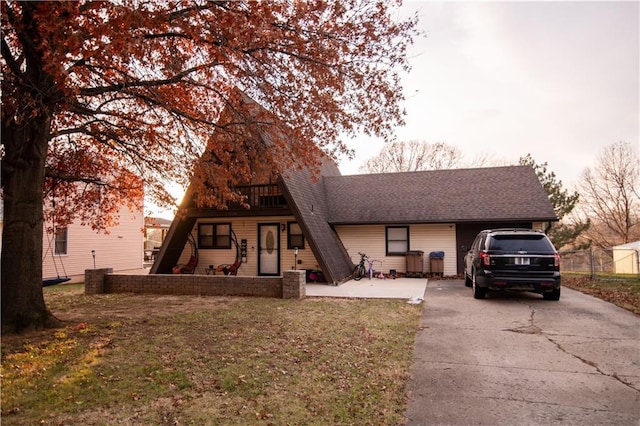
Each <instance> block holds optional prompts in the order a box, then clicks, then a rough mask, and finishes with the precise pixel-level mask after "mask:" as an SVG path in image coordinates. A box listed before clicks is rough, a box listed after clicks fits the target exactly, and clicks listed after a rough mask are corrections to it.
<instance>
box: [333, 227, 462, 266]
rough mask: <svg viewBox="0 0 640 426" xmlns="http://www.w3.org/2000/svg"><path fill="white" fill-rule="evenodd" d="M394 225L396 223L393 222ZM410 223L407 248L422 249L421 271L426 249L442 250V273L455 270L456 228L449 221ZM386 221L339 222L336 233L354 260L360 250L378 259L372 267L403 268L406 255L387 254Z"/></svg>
mask: <svg viewBox="0 0 640 426" xmlns="http://www.w3.org/2000/svg"><path fill="white" fill-rule="evenodd" d="M394 226H396V225H394ZM406 226H409V244H410V247H409V250H421V251H423V252H424V265H423V271H424V272H429V270H430V267H429V266H430V265H429V253H430V252H432V251H444V253H445V257H444V275H445V276H447V275H455V274H456V261H457V259H456V230H455V225H452V224H417V225H406ZM385 228H386V227H385V225H341V226H336V231H337V232H338V236H339V237H340V239H341V240H342V242H343V244H344V246H345V248H346V249H347V251H348V253H349V255H350V256H351V260H352V261H353V263H358V262H359V261H360V256H359V255H358V252H363V253H365V254H367V256H369V258H370V259H375V260H381V261H382V265H381V264H380V263H379V262H376V263H375V264H374V269H376V270H380V268H382V271H383V272H384V273H389V270H390V269H395V270H396V271H398V272H406V269H407V261H406V257H405V256H386V254H385V252H386V250H385V238H386V236H385Z"/></svg>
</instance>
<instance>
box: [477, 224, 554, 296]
mask: <svg viewBox="0 0 640 426" xmlns="http://www.w3.org/2000/svg"><path fill="white" fill-rule="evenodd" d="M464 283H465V285H466V286H467V287H473V297H474V298H476V299H484V297H485V296H486V294H487V290H516V291H531V292H534V293H541V294H542V296H543V297H544V298H545V299H546V300H560V256H559V255H558V252H557V251H556V249H555V247H553V243H551V241H550V240H549V238H548V237H547V236H546V235H545V234H544V233H542V232H540V231H534V230H533V229H488V230H484V231H481V232H480V233H479V234H478V236H477V237H476V239H475V240H474V241H473V245H472V246H471V250H469V252H468V253H467V255H466V256H465V258H464Z"/></svg>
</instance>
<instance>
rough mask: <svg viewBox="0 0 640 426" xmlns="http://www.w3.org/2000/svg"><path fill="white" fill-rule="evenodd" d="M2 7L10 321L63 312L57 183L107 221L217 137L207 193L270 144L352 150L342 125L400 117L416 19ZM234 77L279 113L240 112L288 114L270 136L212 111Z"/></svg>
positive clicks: (263, 10) (200, 8)
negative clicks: (49, 224) (54, 297)
mask: <svg viewBox="0 0 640 426" xmlns="http://www.w3.org/2000/svg"><path fill="white" fill-rule="evenodd" d="M0 7H1V13H2V29H3V31H2V39H1V43H2V44H1V53H2V59H1V67H2V117H1V119H2V123H1V125H2V128H1V131H2V145H3V150H2V192H3V202H4V229H3V235H2V246H3V250H2V261H1V267H2V277H1V278H2V284H1V288H2V293H1V298H2V306H1V312H2V314H1V316H2V330H3V332H4V331H11V330H20V329H23V328H26V327H42V326H46V325H48V324H49V323H50V321H52V320H54V319H53V318H52V317H51V315H50V314H49V312H48V311H47V309H46V306H45V303H44V298H43V294H42V238H43V199H44V197H45V196H48V195H50V194H55V197H56V199H57V200H63V202H59V203H57V204H56V208H55V219H56V222H57V224H58V225H64V224H67V223H70V222H71V221H80V222H82V223H86V224H87V225H90V226H92V227H93V228H95V229H97V230H104V229H107V228H108V227H109V226H110V225H111V224H113V223H115V222H116V221H117V217H116V209H115V207H116V206H120V205H122V204H128V203H132V202H135V200H139V199H140V196H141V194H142V191H143V189H144V192H145V195H146V196H147V197H149V198H151V199H153V200H154V201H155V202H156V203H157V204H159V205H160V206H171V205H172V204H173V202H174V200H173V199H172V198H171V196H170V194H169V193H168V192H167V190H166V188H167V186H168V185H167V181H173V182H176V183H178V184H180V185H182V186H186V184H187V183H188V182H189V181H190V180H191V178H192V174H193V169H192V165H193V164H194V161H195V160H196V159H197V158H198V157H199V156H200V154H202V152H203V150H204V149H205V147H206V146H207V142H208V143H209V149H211V151H212V152H211V155H210V157H211V158H212V159H214V160H213V162H212V165H214V166H215V167H216V172H217V175H216V178H215V182H216V183H217V185H211V186H205V185H204V184H203V185H201V186H200V187H199V188H197V190H198V192H199V194H202V196H201V197H199V198H198V199H199V200H203V202H205V203H207V202H209V203H211V202H215V203H223V202H225V201H226V200H229V199H234V198H238V197H239V195H238V194H236V193H234V191H233V190H232V189H231V188H233V186H234V185H235V184H237V183H239V182H247V181H250V179H251V176H252V171H251V165H252V164H254V163H255V161H256V158H258V156H260V161H261V162H262V164H263V165H269V166H270V167H271V169H272V170H273V171H274V173H279V172H282V171H283V170H286V169H287V168H289V167H290V166H292V164H293V161H294V160H295V161H296V166H298V167H315V166H317V162H318V156H319V155H320V154H321V153H325V154H327V155H329V156H331V157H334V158H335V157H337V156H338V155H340V154H342V153H347V154H349V153H350V152H349V150H348V149H347V148H346V146H345V144H344V143H343V142H342V141H341V139H340V137H341V136H347V137H349V136H353V135H354V134H356V133H358V132H360V131H364V132H365V134H369V135H372V136H377V137H382V138H384V139H390V138H391V135H392V133H393V129H394V128H395V127H396V126H398V125H400V124H402V123H403V111H402V110H401V109H400V107H399V102H400V101H401V100H402V99H403V95H402V88H401V87H400V84H399V72H403V71H407V70H408V69H409V65H408V62H407V58H406V51H407V47H408V46H409V45H410V44H411V43H412V42H413V37H414V36H415V35H417V30H416V22H417V18H416V17H415V16H414V17H413V18H410V19H408V20H406V21H401V22H396V21H394V20H393V19H392V16H393V15H394V10H393V6H390V5H389V4H388V2H386V1H383V0H380V1H369V0H339V1H338V0H336V1H327V2H303V1H301V2H271V1H263V2H254V1H232V2H226V1H210V2H207V1H198V0H196V1H192V2H180V1H161V2H158V1H147V0H135V1H134V0H123V1H118V2H94V1H65V2H20V1H3V2H1V5H0ZM238 89H239V91H240V93H242V94H243V95H246V96H248V97H250V98H252V99H254V100H255V101H257V102H258V103H259V104H260V105H262V106H263V107H264V108H266V109H267V110H268V111H269V112H270V113H271V114H273V116H274V117H276V118H277V121H278V122H277V123H276V122H275V121H274V120H265V122H263V121H261V120H260V118H259V117H258V119H256V118H255V117H253V118H252V119H250V118H249V117H246V116H244V118H243V114H242V111H238V113H237V114H236V117H239V120H246V121H247V122H251V124H252V125H253V127H256V126H258V127H259V126H267V127H269V126H271V127H274V126H277V127H278V129H277V131H271V132H269V134H274V135H277V137H274V138H273V139H272V140H270V141H269V143H270V146H269V149H264V147H263V146H260V142H258V141H256V140H252V139H251V133H252V132H235V131H233V129H237V126H234V127H233V129H231V130H230V129H229V128H227V127H224V126H218V125H217V124H216V123H217V120H218V116H219V114H220V112H221V111H222V110H223V109H224V108H225V107H228V108H231V109H234V108H235V107H236V106H237V105H239V102H238V99H236V98H235V97H237V96H243V95H238ZM234 96H235V97H234ZM234 124H238V123H234ZM212 135H213V137H212ZM222 135H224V137H222ZM210 139H211V140H210ZM254 148H255V149H254ZM197 181H199V182H209V181H210V180H208V179H199V180H197ZM143 185H144V186H143ZM44 213H45V214H51V213H52V212H50V211H48V210H47V211H45V212H44Z"/></svg>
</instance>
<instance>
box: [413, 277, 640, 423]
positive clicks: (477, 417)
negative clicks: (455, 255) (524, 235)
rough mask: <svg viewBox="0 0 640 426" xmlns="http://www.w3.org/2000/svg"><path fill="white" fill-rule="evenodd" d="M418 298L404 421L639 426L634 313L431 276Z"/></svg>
mask: <svg viewBox="0 0 640 426" xmlns="http://www.w3.org/2000/svg"><path fill="white" fill-rule="evenodd" d="M424 303H425V307H424V311H423V316H422V326H421V329H420V331H419V332H418V335H417V340H416V347H415V360H414V365H413V367H412V372H411V379H410V381H409V384H408V390H409V395H410V399H409V405H408V409H407V412H406V417H407V420H408V423H407V424H409V425H471V424H478V425H552V424H579V425H605V424H610V425H635V426H638V425H640V317H638V316H636V315H634V314H632V313H630V312H627V311H625V310H623V309H620V308H617V307H616V306H614V305H612V304H610V303H606V302H603V301H601V300H599V299H596V298H593V297H590V296H587V295H584V294H582V293H579V292H576V291H572V290H570V289H567V288H563V289H562V297H561V299H560V301H558V302H552V301H545V300H542V297H541V296H539V295H534V294H528V293H511V294H501V295H493V294H490V295H489V296H488V298H487V299H486V300H475V299H473V297H472V295H471V289H469V288H466V287H465V286H464V283H463V282H462V281H429V282H428V284H427V290H426V298H425V302H424Z"/></svg>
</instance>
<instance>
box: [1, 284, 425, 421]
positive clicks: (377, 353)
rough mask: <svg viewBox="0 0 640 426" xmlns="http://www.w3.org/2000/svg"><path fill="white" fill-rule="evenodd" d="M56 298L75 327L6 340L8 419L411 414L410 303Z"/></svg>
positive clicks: (415, 311) (415, 315)
mask: <svg viewBox="0 0 640 426" xmlns="http://www.w3.org/2000/svg"><path fill="white" fill-rule="evenodd" d="M46 298H47V302H48V304H49V306H50V308H51V310H52V311H53V312H54V313H55V314H56V316H57V317H58V318H60V319H62V320H65V321H66V323H67V324H68V325H67V327H65V328H64V329H58V330H49V331H45V332H41V333H37V334H33V335H28V336H9V337H7V338H5V339H3V345H2V423H3V425H4V424H6V425H11V424H21V425H23V424H41V423H47V424H69V423H76V424H77V423H83V424H114V423H135V424H169V423H171V424H198V425H199V424H220V425H227V424H228V425H234V424H238V425H239V424H242V425H247V424H249V425H251V424H318V425H320V424H328V423H330V424H376V425H396V424H401V423H403V422H404V418H403V413H404V410H405V405H406V394H405V385H406V381H407V378H408V372H409V369H410V366H411V362H412V355H413V344H414V339H415V333H416V330H417V327H418V324H419V318H420V313H421V307H420V306H418V307H416V306H413V305H408V304H407V303H406V302H405V301H403V300H395V301H394V300H340V299H305V300H279V299H259V298H250V299H243V298H213V297H211V298H198V297H187V296H169V297H167V296H165V297H160V296H158V297H155V296H133V295H103V296H92V297H87V296H84V295H83V294H82V293H81V290H77V289H69V291H55V292H51V293H50V292H46Z"/></svg>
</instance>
